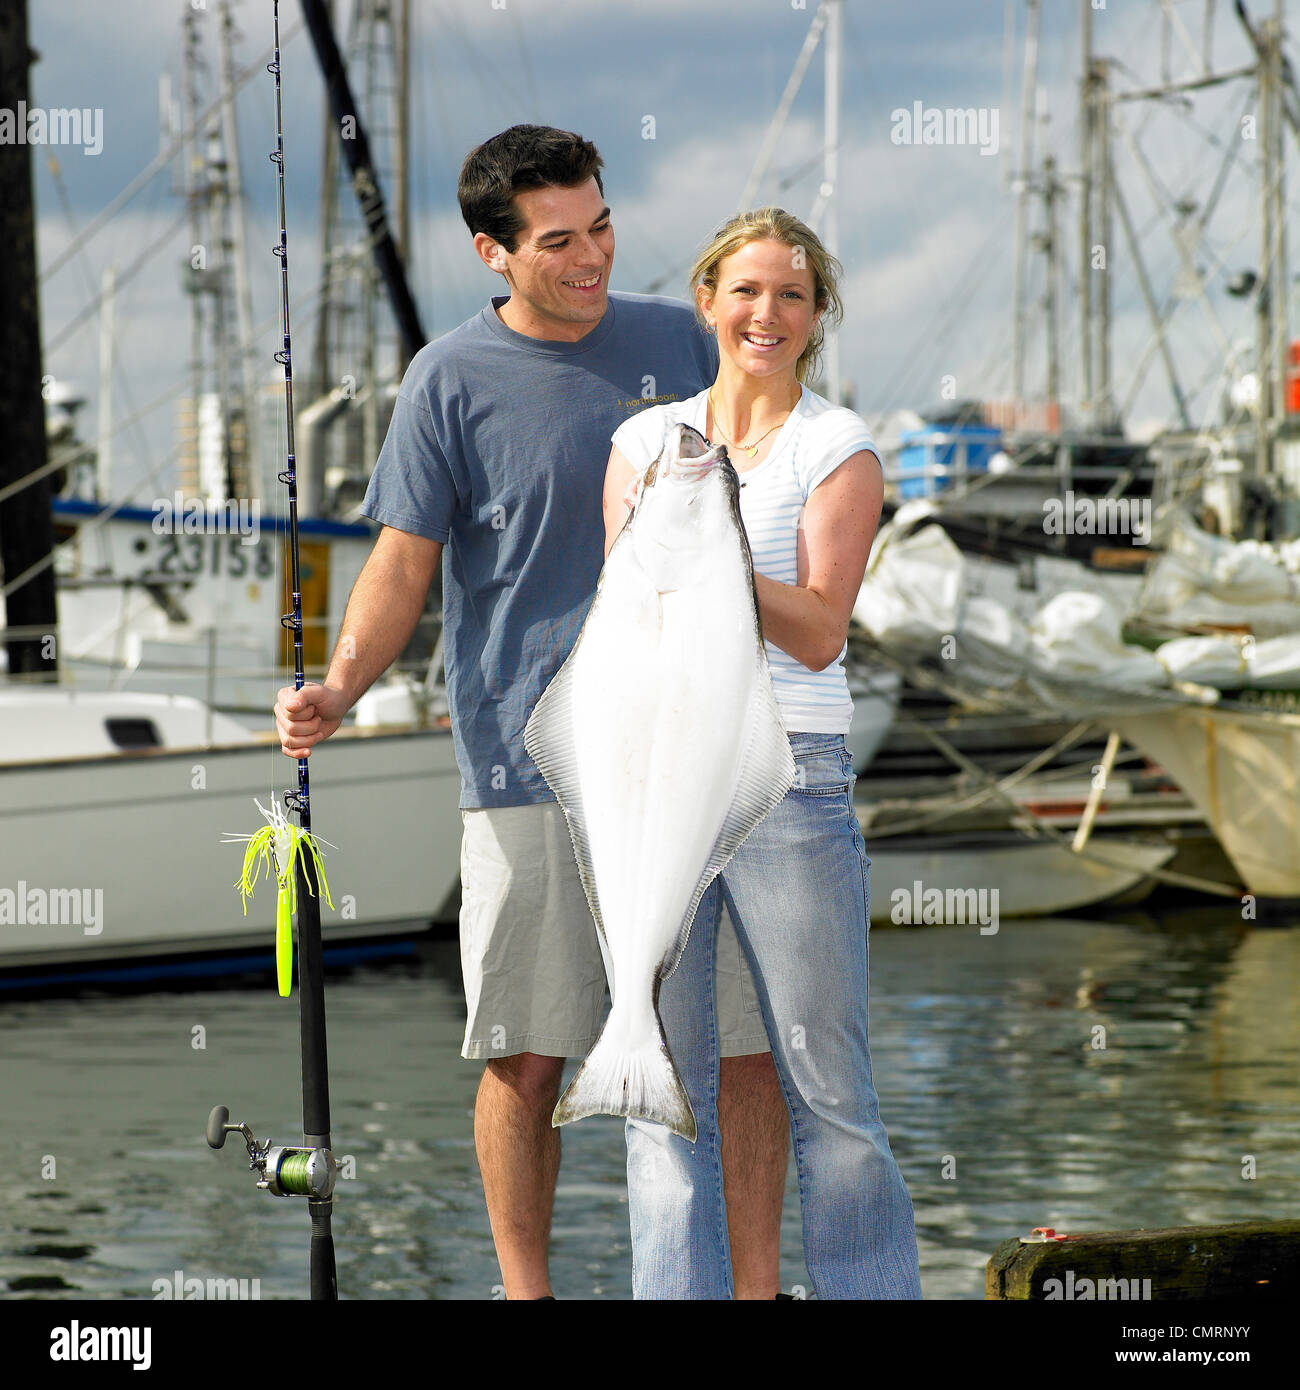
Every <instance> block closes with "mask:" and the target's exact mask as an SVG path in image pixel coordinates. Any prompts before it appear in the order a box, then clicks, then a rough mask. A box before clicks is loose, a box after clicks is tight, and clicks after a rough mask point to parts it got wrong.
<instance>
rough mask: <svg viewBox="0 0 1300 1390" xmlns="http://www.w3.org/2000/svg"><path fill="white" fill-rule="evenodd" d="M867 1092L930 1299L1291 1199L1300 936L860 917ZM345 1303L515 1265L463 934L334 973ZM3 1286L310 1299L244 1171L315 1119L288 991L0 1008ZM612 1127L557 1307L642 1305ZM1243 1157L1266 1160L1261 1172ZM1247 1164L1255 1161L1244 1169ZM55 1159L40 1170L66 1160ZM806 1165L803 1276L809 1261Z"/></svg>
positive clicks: (590, 1181) (1276, 1208)
mask: <svg viewBox="0 0 1300 1390" xmlns="http://www.w3.org/2000/svg"><path fill="white" fill-rule="evenodd" d="M871 966H872V973H871V983H872V998H871V1037H872V1054H873V1070H874V1072H875V1080H876V1084H877V1089H878V1092H879V1094H880V1101H881V1111H882V1114H883V1116H884V1118H885V1122H886V1124H887V1125H888V1127H889V1131H890V1135H891V1138H892V1141H893V1144H894V1149H895V1153H896V1154H897V1156H898V1159H899V1162H900V1164H901V1165H902V1168H903V1171H904V1173H905V1175H906V1177H907V1180H908V1183H909V1185H910V1187H911V1191H912V1196H913V1202H914V1205H915V1208H916V1213H917V1227H918V1237H919V1240H920V1246H921V1261H922V1281H923V1287H924V1290H925V1295H926V1297H927V1298H981V1297H982V1296H983V1272H984V1264H985V1262H986V1260H987V1259H988V1256H989V1254H990V1253H991V1252H992V1250H993V1249H994V1247H995V1246H996V1245H997V1244H998V1243H999V1242H1000V1241H1002V1240H1004V1239H1006V1238H1007V1237H1008V1236H1011V1235H1016V1234H1028V1232H1029V1230H1030V1229H1031V1228H1032V1227H1034V1226H1039V1225H1049V1226H1054V1227H1056V1228H1057V1229H1058V1230H1066V1231H1080V1230H1099V1229H1114V1228H1122V1227H1137V1226H1146V1227H1156V1226H1175V1225H1188V1224H1194V1223H1201V1222H1225V1221H1240V1220H1247V1219H1263V1218H1280V1217H1282V1216H1284V1215H1286V1214H1288V1213H1289V1212H1290V1211H1291V1210H1292V1209H1293V1207H1294V1203H1295V1200H1296V1196H1297V1178H1296V1176H1295V1175H1296V1172H1297V1162H1296V1160H1297V1158H1298V1157H1300V1119H1297V1116H1298V1115H1300V1082H1298V1081H1297V1076H1298V1075H1300V1072H1298V1071H1297V1065H1296V1064H1297V1060H1300V1057H1298V1054H1300V1021H1298V1020H1297V1010H1296V1002H1295V1001H1296V999H1297V995H1298V990H1297V986H1300V932H1297V931H1295V930H1294V929H1285V928H1260V927H1257V926H1255V925H1253V924H1250V923H1242V922H1241V921H1240V920H1238V919H1237V917H1236V916H1235V915H1234V914H1233V913H1232V912H1230V911H1225V910H1224V909H1222V908H1218V907H1215V908H1211V909H1208V910H1204V911H1196V912H1193V913H1184V914H1180V915H1177V916H1173V915H1165V916H1163V917H1160V918H1156V917H1152V916H1146V915H1143V914H1138V913H1129V914H1127V915H1126V916H1125V917H1123V918H1111V919H1108V920H1106V921H1104V922H1094V921H1081V920H1067V919H1052V920H1047V921H1036V922H1029V921H1023V922H1022V921H1016V922H1004V923H1002V924H1001V927H1000V930H999V931H998V932H997V933H996V935H988V936H985V935H981V934H980V933H979V931H978V929H977V928H975V927H951V928H945V927H925V928H915V929H908V928H881V927H877V928H873V930H872V936H871ZM327 1004H328V1010H329V1042H330V1066H331V1082H332V1099H333V1127H334V1134H335V1141H336V1146H337V1149H338V1152H339V1154H340V1156H341V1157H342V1158H348V1157H350V1158H351V1159H352V1161H353V1165H354V1169H355V1176H354V1177H352V1178H350V1179H348V1180H346V1181H344V1182H343V1183H342V1184H341V1190H340V1195H339V1202H338V1204H337V1207H336V1217H335V1234H336V1241H337V1246H338V1263H339V1284H340V1289H341V1290H342V1292H343V1295H344V1296H345V1297H367V1298H474V1299H484V1298H491V1297H493V1296H494V1291H496V1290H497V1286H498V1284H499V1275H498V1271H497V1268H496V1262H495V1259H494V1257H493V1254H492V1244H491V1238H490V1231H489V1228H488V1222H487V1214H486V1211H485V1209H484V1206H483V1198H482V1188H481V1185H480V1182H479V1176H478V1168H477V1164H476V1161H475V1157H474V1149H473V1141H472V1119H471V1117H472V1111H473V1103H474V1093H475V1090H476V1087H477V1083H478V1074H479V1064H475V1063H467V1062H463V1061H461V1059H460V1057H459V1055H458V1054H459V1046H460V1039H461V1033H462V1029H463V1019H464V1009H463V1003H462V999H461V993H460V976H459V961H458V954H457V949H456V946H455V944H454V942H450V941H444V942H437V943H430V944H427V945H426V946H424V947H422V948H421V951H420V953H419V955H418V956H417V957H416V958H414V959H412V960H410V961H407V962H399V963H394V964H391V965H388V966H383V967H379V966H368V967H365V968H357V969H354V970H352V971H349V972H347V973H345V974H341V975H338V976H333V977H331V980H330V984H329V989H328V994H327ZM0 1056H2V1057H3V1059H4V1066H3V1074H2V1077H0V1104H3V1107H4V1113H5V1116H6V1121H7V1123H6V1127H5V1128H6V1136H7V1141H8V1142H7V1144H6V1150H7V1153H6V1162H5V1163H4V1164H3V1165H0V1184H2V1185H3V1192H2V1196H0V1222H2V1227H0V1231H2V1239H0V1289H4V1290H6V1291H7V1294H8V1296H10V1297H15V1296H16V1297H29V1298H30V1297H37V1298H57V1297H60V1296H73V1297H87V1296H89V1297H110V1298H150V1297H152V1296H153V1291H154V1281H155V1280H165V1281H167V1282H168V1283H169V1284H170V1283H171V1282H172V1281H173V1278H174V1275H175V1273H176V1272H177V1271H180V1272H181V1274H182V1276H183V1277H184V1278H196V1277H197V1278H202V1279H207V1278H210V1277H211V1278H222V1279H252V1278H258V1279H260V1281H261V1282H260V1290H261V1296H262V1297H263V1298H277V1297H280V1298H284V1297H293V1298H298V1297H304V1296H305V1295H306V1291H307V1244H308V1240H307V1236H308V1223H307V1218H306V1212H305V1211H304V1210H303V1208H302V1205H301V1204H300V1203H297V1202H293V1201H289V1200H279V1199H274V1198H270V1197H268V1196H266V1195H265V1194H263V1193H260V1192H258V1191H257V1190H256V1188H255V1187H254V1184H253V1179H252V1177H251V1175H250V1174H249V1173H248V1172H247V1169H246V1163H245V1162H244V1160H243V1158H242V1149H241V1148H240V1147H239V1146H238V1145H237V1144H236V1143H234V1142H231V1143H229V1144H228V1145H227V1148H226V1149H225V1150H223V1151H222V1152H221V1153H213V1152H212V1151H211V1150H209V1149H208V1148H207V1145H206V1144H205V1143H204V1142H203V1127H204V1124H205V1121H206V1117H207V1112H208V1110H209V1109H210V1107H211V1106H212V1105H214V1104H217V1103H222V1104H225V1105H228V1106H229V1107H230V1110H231V1116H232V1119H243V1120H246V1121H247V1122H248V1123H250V1124H251V1125H252V1126H253V1127H254V1129H255V1130H256V1131H257V1133H258V1135H259V1137H265V1136H266V1135H268V1134H269V1135H270V1136H272V1137H273V1138H276V1139H278V1140H280V1141H282V1142H283V1141H290V1142H292V1141H293V1140H295V1139H297V1138H298V1137H299V1127H300V1124H301V1119H300V1111H299V1108H298V1096H299V1090H298V1087H299V1080H298V1033H297V1009H296V1004H294V1003H293V1002H291V1001H281V1000H280V999H278V998H277V996H276V994H275V990H274V986H273V984H272V983H271V980H270V975H269V974H268V976H267V978H266V980H265V981H261V982H258V983H257V984H256V985H249V984H247V983H246V982H241V983H240V984H239V985H238V986H236V987H230V986H227V987H222V988H203V989H192V988H187V989H186V990H185V991H184V992H156V993H149V994H135V995H105V994H99V995H86V996H83V997H79V998H61V999H44V1000H41V1001H39V1002H38V1001H32V1000H21V999H19V1000H13V999H10V1000H7V1001H6V1002H5V1003H4V1005H3V1007H2V1008H0ZM622 1161H623V1139H622V1126H621V1124H620V1122H618V1121H616V1120H613V1119H602V1118H593V1119H589V1120H584V1121H582V1122H581V1123H580V1124H577V1125H572V1126H568V1127H566V1129H565V1131H564V1161H563V1165H562V1167H561V1172H560V1183H559V1190H558V1192H557V1197H556V1209H555V1220H554V1227H553V1271H554V1281H555V1286H556V1290H557V1293H559V1294H560V1296H561V1297H565V1296H568V1297H592V1296H595V1297H606V1298H626V1297H628V1296H629V1295H630V1252H629V1246H628V1235H627V1207H626V1192H625V1188H624V1181H623V1172H622ZM1252 1165H1253V1169H1252ZM1252 1171H1253V1173H1254V1176H1253V1177H1252V1176H1250V1173H1251V1172H1252ZM51 1174H52V1175H51ZM799 1252H800V1235H799V1216H798V1196H797V1192H796V1190H795V1187H794V1175H793V1165H791V1173H790V1188H789V1195H788V1198H787V1204H786V1213H785V1221H784V1230H783V1260H782V1278H783V1282H784V1284H785V1285H786V1287H787V1288H789V1287H791V1286H792V1285H796V1284H800V1285H803V1286H805V1287H806V1286H807V1284H808V1280H807V1276H806V1273H805V1271H804V1269H803V1265H802V1261H801V1259H800V1254H799Z"/></svg>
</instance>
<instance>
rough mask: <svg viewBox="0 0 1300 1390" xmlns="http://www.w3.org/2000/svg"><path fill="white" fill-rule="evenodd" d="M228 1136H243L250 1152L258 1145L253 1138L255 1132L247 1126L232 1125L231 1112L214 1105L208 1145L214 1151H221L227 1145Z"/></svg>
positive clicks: (210, 1118)
mask: <svg viewBox="0 0 1300 1390" xmlns="http://www.w3.org/2000/svg"><path fill="white" fill-rule="evenodd" d="M227 1134H242V1135H243V1136H244V1142H245V1143H246V1144H247V1145H248V1151H249V1153H250V1154H251V1153H252V1152H253V1148H254V1145H255V1144H256V1143H257V1141H256V1139H255V1138H254V1137H253V1131H252V1130H251V1129H249V1127H248V1126H247V1125H242V1124H241V1125H232V1124H231V1123H230V1111H229V1110H227V1109H226V1107H225V1106H224V1105H214V1106H213V1107H212V1113H211V1114H210V1115H209V1116H208V1130H207V1136H208V1144H209V1145H210V1147H212V1148H214V1149H220V1148H222V1147H223V1146H224V1145H225V1142H226V1135H227Z"/></svg>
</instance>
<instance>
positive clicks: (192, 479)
mask: <svg viewBox="0 0 1300 1390" xmlns="http://www.w3.org/2000/svg"><path fill="white" fill-rule="evenodd" d="M181 23H182V25H183V26H184V29H185V49H184V55H183V58H182V61H181V102H182V105H183V106H184V109H185V129H186V132H187V135H188V139H187V141H186V143H185V144H183V145H182V146H181V169H182V177H183V187H184V191H185V206H186V208H187V209H188V211H189V222H190V247H189V255H188V256H187V257H186V271H185V274H186V280H185V284H186V288H187V289H188V290H189V297H190V399H189V419H188V421H186V419H185V417H184V414H183V413H182V415H181V418H180V420H179V421H178V422H177V423H178V433H179V434H180V436H181V439H180V468H179V473H180V485H181V491H182V492H183V493H184V494H185V496H186V498H189V497H198V496H200V495H201V494H202V492H203V485H202V480H201V478H200V475H199V412H200V409H201V405H202V400H203V318H204V309H203V296H202V294H200V293H199V283H200V279H199V277H200V275H201V273H202V272H201V271H200V270H199V269H198V268H197V267H196V266H195V265H194V261H193V258H194V256H195V255H196V254H197V252H198V250H199V247H200V246H201V244H202V242H203V224H202V220H201V218H200V215H199V203H200V194H199V178H198V171H199V146H198V127H199V96H198V81H197V72H198V63H199V56H198V55H199V30H198V26H199V16H198V13H197V11H195V10H193V9H187V10H186V11H185V18H184V19H183V20H182V21H181Z"/></svg>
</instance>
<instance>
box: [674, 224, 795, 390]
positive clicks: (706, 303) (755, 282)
mask: <svg viewBox="0 0 1300 1390" xmlns="http://www.w3.org/2000/svg"><path fill="white" fill-rule="evenodd" d="M814 289H815V286H814V283H813V273H812V271H811V270H810V269H809V268H808V266H807V265H806V264H804V257H803V255H802V254H801V253H800V249H799V248H798V247H792V246H786V245H784V244H783V243H781V242H779V241H771V240H767V239H764V240H761V241H750V242H746V244H745V245H744V246H742V247H740V249H739V250H737V251H734V252H732V254H731V255H730V256H727V257H726V258H725V259H724V260H722V261H720V262H719V263H718V273H717V289H716V291H713V292H711V291H710V290H709V288H708V287H707V286H706V285H701V286H700V287H699V289H698V290H697V291H696V298H697V299H698V301H699V306H700V312H701V313H702V314H703V315H704V319H705V322H706V323H708V324H709V326H710V327H714V328H716V330H717V334H718V351H719V352H720V353H721V354H722V356H723V357H725V358H727V359H728V360H729V361H730V362H732V363H733V364H734V365H735V366H737V367H739V368H740V369H741V370H742V371H744V372H747V373H749V375H751V376H775V375H778V374H780V373H783V372H790V373H793V372H794V370H795V367H796V365H797V363H798V361H799V358H800V356H801V355H802V353H803V350H804V348H805V347H806V346H807V345H808V338H809V336H810V335H811V333H812V330H813V326H814V324H816V322H817V320H818V319H819V318H820V317H821V310H820V309H818V308H817V305H816V303H815V299H814Z"/></svg>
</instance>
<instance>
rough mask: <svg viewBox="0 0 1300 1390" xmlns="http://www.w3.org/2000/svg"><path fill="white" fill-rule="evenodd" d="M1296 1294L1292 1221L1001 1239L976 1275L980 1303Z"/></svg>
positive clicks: (1299, 1233)
mask: <svg viewBox="0 0 1300 1390" xmlns="http://www.w3.org/2000/svg"><path fill="white" fill-rule="evenodd" d="M1298 1296H1300V1221H1243V1222H1240V1223H1237V1224H1234V1225H1227V1226H1175V1227H1172V1228H1170V1229H1168V1230H1153V1231H1146V1230H1137V1231H1088V1232H1082V1233H1080V1234H1077V1235H1075V1234H1070V1235H1063V1234H1058V1233H1056V1232H1053V1231H1051V1230H1050V1229H1048V1230H1046V1231H1044V1228H1042V1227H1040V1228H1038V1230H1037V1231H1036V1232H1035V1235H1034V1236H1033V1237H1031V1238H1029V1239H1027V1240H1022V1239H1020V1238H1016V1239H1014V1240H1007V1241H1003V1242H1002V1244H1001V1245H999V1246H998V1248H997V1249H996V1250H995V1251H994V1252H993V1255H992V1257H991V1258H990V1260H989V1262H988V1264H987V1266H986V1267H985V1271H984V1297H985V1298H986V1299H997V1300H1002V1299H1026V1300H1034V1301H1039V1300H1043V1301H1053V1300H1057V1299H1059V1300H1062V1301H1073V1302H1080V1301H1085V1300H1097V1301H1112V1302H1117V1301H1146V1300H1151V1301H1153V1302H1155V1301H1161V1300H1179V1299H1241V1300H1250V1301H1273V1300H1280V1299H1295V1298H1297V1297H1298Z"/></svg>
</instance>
